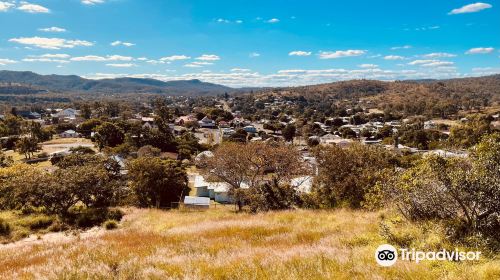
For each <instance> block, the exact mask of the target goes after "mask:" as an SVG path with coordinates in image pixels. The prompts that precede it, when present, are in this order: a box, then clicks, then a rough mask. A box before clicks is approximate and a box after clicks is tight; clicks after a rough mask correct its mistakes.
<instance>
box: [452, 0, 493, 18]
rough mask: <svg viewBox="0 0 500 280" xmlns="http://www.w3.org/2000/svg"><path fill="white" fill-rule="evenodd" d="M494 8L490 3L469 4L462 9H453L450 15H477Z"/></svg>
mask: <svg viewBox="0 0 500 280" xmlns="http://www.w3.org/2000/svg"><path fill="white" fill-rule="evenodd" d="M492 7H493V6H492V5H490V4H488V3H481V2H478V3H474V4H469V5H465V6H463V7H461V8H458V9H453V10H452V11H451V12H449V13H448V14H449V15H457V14H467V13H477V12H479V11H482V10H485V9H490V8H492Z"/></svg>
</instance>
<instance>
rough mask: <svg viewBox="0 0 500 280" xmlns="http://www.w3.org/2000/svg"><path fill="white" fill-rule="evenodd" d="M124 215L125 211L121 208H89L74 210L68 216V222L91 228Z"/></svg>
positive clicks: (116, 219)
mask: <svg viewBox="0 0 500 280" xmlns="http://www.w3.org/2000/svg"><path fill="white" fill-rule="evenodd" d="M122 217H123V212H122V211H121V210H119V209H112V210H108V209H106V208H88V209H78V210H76V211H73V213H71V214H70V215H69V216H68V217H67V222H68V223H69V224H74V225H76V226H77V227H79V228H90V227H94V226H98V225H101V224H102V223H103V222H104V221H106V220H114V221H120V220H121V219H122Z"/></svg>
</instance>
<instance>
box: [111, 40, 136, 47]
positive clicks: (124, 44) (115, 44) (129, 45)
mask: <svg viewBox="0 0 500 280" xmlns="http://www.w3.org/2000/svg"><path fill="white" fill-rule="evenodd" d="M110 45H111V46H113V47H116V46H125V47H132V46H135V44H134V43H129V42H122V41H114V42H112V43H111V44H110Z"/></svg>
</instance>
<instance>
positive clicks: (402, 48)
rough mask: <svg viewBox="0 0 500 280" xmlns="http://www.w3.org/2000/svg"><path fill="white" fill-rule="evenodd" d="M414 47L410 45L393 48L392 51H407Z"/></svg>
mask: <svg viewBox="0 0 500 280" xmlns="http://www.w3.org/2000/svg"><path fill="white" fill-rule="evenodd" d="M411 48H412V46H410V45H405V46H400V47H392V48H391V50H407V49H411Z"/></svg>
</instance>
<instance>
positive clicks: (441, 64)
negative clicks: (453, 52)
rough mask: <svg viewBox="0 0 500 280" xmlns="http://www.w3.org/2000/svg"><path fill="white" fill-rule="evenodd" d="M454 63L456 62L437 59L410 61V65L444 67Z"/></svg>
mask: <svg viewBox="0 0 500 280" xmlns="http://www.w3.org/2000/svg"><path fill="white" fill-rule="evenodd" d="M454 64H455V63H454V62H451V61H442V60H436V59H419V60H414V61H412V62H410V63H408V65H414V66H422V67H444V66H452V65H454Z"/></svg>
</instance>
